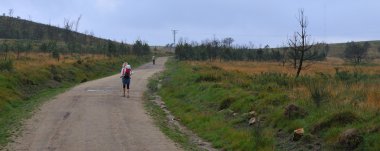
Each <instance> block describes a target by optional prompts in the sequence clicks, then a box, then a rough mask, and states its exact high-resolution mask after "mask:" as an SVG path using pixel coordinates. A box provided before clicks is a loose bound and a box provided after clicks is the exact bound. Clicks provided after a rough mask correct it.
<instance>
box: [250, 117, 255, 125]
mask: <svg viewBox="0 0 380 151" xmlns="http://www.w3.org/2000/svg"><path fill="white" fill-rule="evenodd" d="M255 123H256V117H252V118H251V119H249V121H248V124H249V125H253V124H255Z"/></svg>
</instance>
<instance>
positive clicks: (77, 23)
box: [75, 15, 82, 32]
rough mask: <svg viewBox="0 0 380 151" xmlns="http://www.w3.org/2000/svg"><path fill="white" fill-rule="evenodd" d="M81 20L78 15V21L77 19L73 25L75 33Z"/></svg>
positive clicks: (80, 16)
mask: <svg viewBox="0 0 380 151" xmlns="http://www.w3.org/2000/svg"><path fill="white" fill-rule="evenodd" d="M81 19H82V15H79V17H78V19H77V21H76V23H75V31H76V32H78V27H79V22H80V20H81Z"/></svg>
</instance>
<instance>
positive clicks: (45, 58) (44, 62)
mask: <svg viewBox="0 0 380 151" xmlns="http://www.w3.org/2000/svg"><path fill="white" fill-rule="evenodd" d="M8 55H9V57H10V58H11V59H12V60H13V61H14V68H15V69H16V70H28V69H33V68H41V67H42V68H43V67H47V66H50V65H58V64H71V63H74V62H76V61H78V56H79V54H65V55H61V56H60V61H59V62H58V61H57V59H54V58H52V56H51V53H28V54H25V53H21V54H20V59H16V54H15V53H11V54H8ZM80 58H81V59H84V58H91V59H94V60H103V59H106V57H105V56H104V55H99V54H81V55H80Z"/></svg>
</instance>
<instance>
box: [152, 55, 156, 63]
mask: <svg viewBox="0 0 380 151" xmlns="http://www.w3.org/2000/svg"><path fill="white" fill-rule="evenodd" d="M152 61H153V65H155V64H156V57H155V56H153V57H152Z"/></svg>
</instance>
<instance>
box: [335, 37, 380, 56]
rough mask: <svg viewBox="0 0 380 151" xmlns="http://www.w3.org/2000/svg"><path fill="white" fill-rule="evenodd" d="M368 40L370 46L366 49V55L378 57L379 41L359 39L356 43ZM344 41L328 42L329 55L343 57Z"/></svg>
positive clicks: (379, 53) (379, 52)
mask: <svg viewBox="0 0 380 151" xmlns="http://www.w3.org/2000/svg"><path fill="white" fill-rule="evenodd" d="M365 42H369V43H370V45H371V47H370V48H369V50H368V56H369V57H374V58H379V57H380V51H379V48H380V41H379V40H375V41H360V42H358V43H365ZM345 45H346V43H332V44H329V46H330V51H329V53H328V56H329V57H343V53H344V50H345V48H346V46H345Z"/></svg>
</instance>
